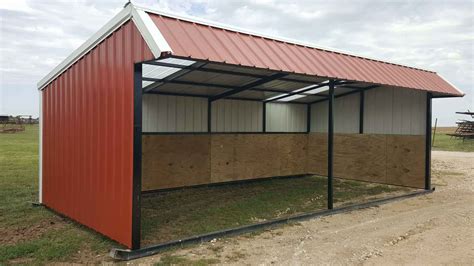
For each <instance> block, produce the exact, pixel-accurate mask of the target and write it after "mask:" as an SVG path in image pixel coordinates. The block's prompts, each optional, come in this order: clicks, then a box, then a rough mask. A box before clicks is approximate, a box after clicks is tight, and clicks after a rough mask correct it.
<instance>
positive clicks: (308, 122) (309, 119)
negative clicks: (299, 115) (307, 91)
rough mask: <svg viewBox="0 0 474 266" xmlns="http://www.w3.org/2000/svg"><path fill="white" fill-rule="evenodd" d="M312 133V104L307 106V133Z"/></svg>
mask: <svg viewBox="0 0 474 266" xmlns="http://www.w3.org/2000/svg"><path fill="white" fill-rule="evenodd" d="M309 132H311V104H308V105H306V133H309Z"/></svg>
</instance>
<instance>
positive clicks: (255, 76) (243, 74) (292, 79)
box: [145, 59, 317, 84]
mask: <svg viewBox="0 0 474 266" xmlns="http://www.w3.org/2000/svg"><path fill="white" fill-rule="evenodd" d="M188 60H189V59H188ZM193 60H194V59H193ZM195 61H196V60H195ZM198 62H207V61H199V60H198ZM212 63H213V64H219V63H216V62H212ZM145 64H149V65H155V66H163V67H172V68H181V69H190V70H198V71H202V72H207V73H215V74H225V75H234V76H241V77H251V78H257V79H261V78H265V77H266V76H265V75H259V74H252V73H244V72H238V71H231V70H223V69H213V68H201V69H197V68H195V67H194V66H192V65H191V66H183V65H179V64H173V63H166V62H156V61H150V62H145ZM224 65H227V66H228V64H224ZM280 80H283V81H288V82H297V83H303V84H314V83H317V82H316V81H310V80H299V79H295V78H288V77H286V78H281V79H280Z"/></svg>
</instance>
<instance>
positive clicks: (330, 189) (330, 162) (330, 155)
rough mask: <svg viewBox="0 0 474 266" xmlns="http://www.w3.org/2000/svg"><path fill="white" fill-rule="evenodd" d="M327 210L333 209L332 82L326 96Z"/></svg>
mask: <svg viewBox="0 0 474 266" xmlns="http://www.w3.org/2000/svg"><path fill="white" fill-rule="evenodd" d="M328 101H329V104H328V209H330V210H331V209H333V198H334V187H333V157H334V154H333V151H334V110H333V109H334V80H331V81H329V95H328Z"/></svg>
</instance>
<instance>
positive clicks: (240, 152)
mask: <svg viewBox="0 0 474 266" xmlns="http://www.w3.org/2000/svg"><path fill="white" fill-rule="evenodd" d="M273 138H275V136H272V135H263V134H247V135H236V139H235V141H236V144H235V159H234V160H235V168H234V169H235V172H236V173H235V175H236V178H237V179H239V180H241V179H251V178H260V177H269V176H278V175H280V174H279V169H280V156H283V155H282V154H280V153H279V150H278V143H277V142H276V143H275V142H273V141H272V139H273Z"/></svg>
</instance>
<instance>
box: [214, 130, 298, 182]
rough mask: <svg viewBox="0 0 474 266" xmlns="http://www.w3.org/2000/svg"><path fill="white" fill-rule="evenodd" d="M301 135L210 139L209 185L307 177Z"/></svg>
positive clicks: (240, 136) (217, 136) (239, 135)
mask: <svg viewBox="0 0 474 266" xmlns="http://www.w3.org/2000/svg"><path fill="white" fill-rule="evenodd" d="M306 151H307V136H306V135H304V134H294V135H293V134H269V135H264V134H245V135H243V134H226V135H212V138H211V180H212V182H224V181H234V180H243V179H252V178H262V177H271V176H282V175H297V174H305V173H306V156H307V155H306Z"/></svg>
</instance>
